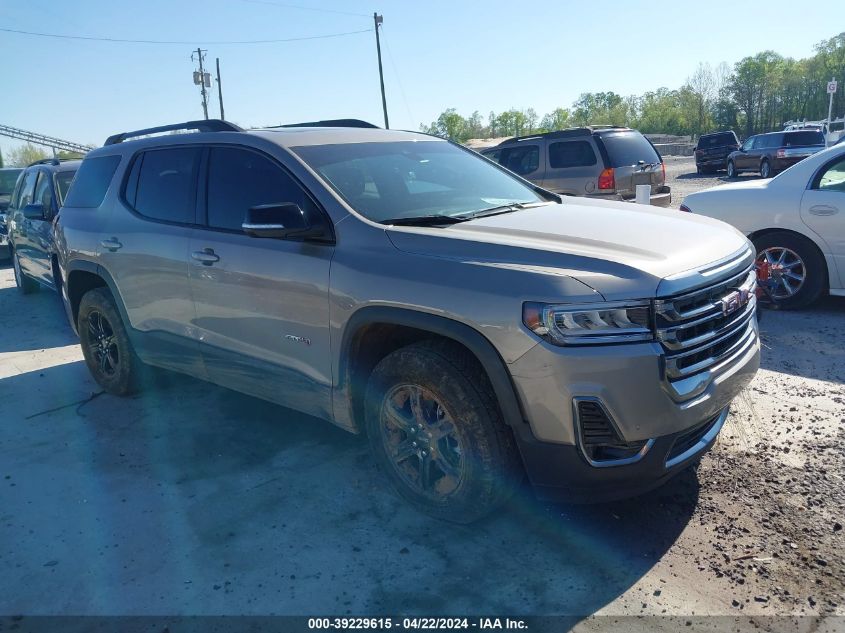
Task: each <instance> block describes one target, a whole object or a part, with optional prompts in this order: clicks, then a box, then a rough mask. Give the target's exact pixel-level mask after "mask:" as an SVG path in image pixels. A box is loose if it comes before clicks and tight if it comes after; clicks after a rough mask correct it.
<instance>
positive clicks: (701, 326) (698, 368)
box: [656, 268, 757, 381]
mask: <svg viewBox="0 0 845 633" xmlns="http://www.w3.org/2000/svg"><path fill="white" fill-rule="evenodd" d="M756 286H757V280H756V272H755V271H754V269H753V268H749V269H746V270H744V271H743V272H742V273H740V274H738V275H734V276H732V277H729V278H727V279H725V280H723V281H720V282H719V283H716V284H714V285H712V286H709V287H707V288H704V289H702V290H696V291H695V292H690V293H687V294H683V295H679V296H677V297H672V298H670V299H662V300H659V301H657V302H656V319H657V340H658V341H659V342H660V344H661V345H662V347H663V351H664V354H665V359H666V377H667V378H668V379H669V380H670V381H672V380H680V379H683V378H688V377H690V376H693V375H695V374H698V373H701V372H704V371H707V370H709V369H711V368H714V367H716V366H717V365H719V364H720V363H722V362H724V361H726V360H728V359H729V358H730V357H731V356H733V355H734V354H736V353H738V352H739V351H741V350H743V349H745V347H746V345H747V344H748V343H749V341H750V340H752V339H753V338H755V337H756V328H755V327H754V311H755V308H756V304H757V301H756V297H755V296H754V291H755V289H756ZM745 297H747V303H745V304H744V305H743V304H742V300H743V298H745ZM734 302H737V303H734Z"/></svg>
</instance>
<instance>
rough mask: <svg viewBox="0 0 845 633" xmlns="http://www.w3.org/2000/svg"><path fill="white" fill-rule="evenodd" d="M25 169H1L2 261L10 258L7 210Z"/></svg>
mask: <svg viewBox="0 0 845 633" xmlns="http://www.w3.org/2000/svg"><path fill="white" fill-rule="evenodd" d="M22 171H23V169H18V168H16V167H5V168H2V169H0V260H4V259H8V258H9V253H10V251H9V229H8V224H7V220H6V217H7V216H6V210H7V209H8V208H9V201H10V200H11V198H12V191H13V190H14V188H15V183H16V182H17V181H18V176H20V174H21V172H22Z"/></svg>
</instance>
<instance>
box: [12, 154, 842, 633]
mask: <svg viewBox="0 0 845 633" xmlns="http://www.w3.org/2000/svg"><path fill="white" fill-rule="evenodd" d="M690 164H691V161H690V160H689V159H684V160H670V161H669V169H668V173H669V177H670V181H671V182H670V184H671V185H672V186H673V187H674V191H675V200H674V204H675V205H676V206H677V205H678V204H680V202H681V201H682V197H683V195H685V194H686V193H689V192H691V191H694V190H696V189H700V188H702V187H705V186H711V185H713V184H718V183H719V182H720V178H719V177H712V176H710V177H697V176H694V175H692V176H689V175H687V174H688V173H689V172H690V171H692V172H693V174H694V167H693V168H692V169H690V167H689V166H690ZM0 314H2V315H3V323H4V327H3V328H2V329H0V403H2V407H3V408H2V414H0V616H2V615H7V616H9V615H13V614H20V613H23V614H27V615H36V614H54V615H55V614H59V615H61V614H133V615H142V614H158V615H161V614H256V615H258V614H321V615H325V614H345V613H351V614H385V615H394V616H395V615H399V614H419V615H437V614H441V615H442V614H445V613H448V614H460V613H472V614H484V615H495V614H503V613H507V614H564V615H571V616H575V620H573V621H574V622H577V621H578V619H580V617H581V616H587V615H590V614H596V613H597V614H600V615H613V616H620V615H664V616H666V615H669V616H672V615H674V616H683V617H684V618H687V617H690V616H708V615H727V616H737V615H754V616H778V615H794V616H798V615H802V614H812V615H832V614H839V615H845V531H843V529H842V525H843V523H845V516H843V515H844V514H845V512H843V509H845V486H843V473H845V468H844V467H845V463H844V462H845V451H843V443H845V387H843V383H845V300H842V299H839V300H835V299H828V300H825V301H824V302H822V303H821V304H820V305H818V306H816V307H814V308H813V309H810V310H807V311H803V312H792V313H789V312H776V311H769V312H766V313H765V314H764V316H763V319H762V322H761V328H762V336H763V341H764V347H765V349H764V354H763V368H762V369H761V371H760V372H759V374H758V376H757V377H756V379H755V380H754V381H753V383H752V384H751V385H750V387H749V388H748V389H747V390H746V391H745V392H744V393H743V394H742V395H741V397H740V398H739V399H738V400H737V402H736V405H735V407H734V409H733V412H732V414H731V416H730V418H729V421H728V424H727V425H726V427H725V429H724V431H723V433H722V435H721V437H720V439H719V441H718V444H717V445H716V447H715V448H714V450H713V451H712V452H711V453H710V454H708V455H707V456H706V457H705V458H704V459H703V460H702V462H701V464H700V466H699V467H698V468H697V469H696V470H690V471H688V472H686V473H684V474H683V475H681V476H679V477H678V478H676V479H675V480H673V481H672V482H670V483H669V484H668V485H667V486H665V487H663V488H662V489H660V490H657V491H655V492H653V493H651V494H649V495H647V496H644V497H641V498H639V499H635V500H631V501H627V502H621V503H613V504H607V505H596V506H559V505H546V504H542V503H539V502H537V501H535V500H534V499H533V498H532V496H531V495H530V493H529V492H528V491H525V492H524V494H522V495H521V496H519V497H518V498H517V499H516V500H515V501H514V502H513V503H512V504H511V505H510V507H508V508H507V509H505V510H504V511H503V512H502V513H501V514H499V515H498V516H496V517H494V518H492V519H490V520H487V521H485V522H482V523H480V524H478V525H474V526H469V527H462V526H453V525H446V524H443V523H440V522H437V521H434V520H431V519H428V518H427V517H425V516H421V515H419V514H417V513H416V512H414V511H412V510H410V509H408V508H407V507H406V506H405V505H404V504H403V503H401V502H400V501H399V500H398V499H396V498H394V497H393V496H392V495H391V494H390V493H389V492H387V491H386V487H385V486H383V485H382V481H381V479H380V477H379V475H378V473H377V472H375V470H374V467H373V465H372V464H371V461H370V459H369V457H368V454H367V449H366V446H365V444H364V442H363V441H362V440H361V439H360V438H357V437H353V436H349V435H347V434H345V433H344V432H342V431H340V430H338V429H335V428H334V427H332V426H331V425H329V424H327V423H325V422H321V421H319V420H316V419H312V418H308V417H305V416H302V415H300V414H297V413H293V412H291V411H288V410H285V409H281V408H279V407H276V406H273V405H270V404H267V403H264V402H261V401H257V400H253V399H251V398H247V397H245V396H241V395H238V394H235V393H233V392H230V391H227V390H225V389H221V388H218V387H215V386H212V385H209V384H205V383H201V382H198V381H195V380H192V379H188V378H182V377H179V376H175V375H169V374H168V375H163V376H162V377H161V379H160V383H161V384H160V385H159V387H158V388H157V389H156V390H154V391H150V392H146V393H144V394H141V395H139V396H136V397H133V398H130V399H118V398H114V397H112V396H109V395H101V394H100V393H99V390H98V388H97V386H96V385H95V383H94V382H93V381H92V380H91V379H90V377H89V375H88V372H87V370H86V369H85V366H84V364H83V363H82V361H81V354H80V352H79V349H78V346H77V344H76V340H75V338H74V336H73V334H72V332H71V331H70V329H69V327H68V326H67V325H66V323H65V321H64V316H63V312H62V308H61V306H60V303H59V300H58V298H57V297H56V296H55V295H53V294H51V293H49V292H46V291H41V292H39V293H37V294H35V295H32V296H26V297H25V296H22V295H20V294H19V293H18V292H17V291H16V290H15V288H14V282H13V277H12V271H11V269H10V268H9V267H8V266H7V265H3V266H0ZM595 622H596V621H595V620H585V621H582V622H581V623H580V624H579V625H578V626H579V627H580V628H583V629H590V628H592V627H593V626H594V623H595ZM661 622H664V623H665V625H664V628H665V630H675V628H676V627H677V626H680V625H679V624H678V622H677V621H672V620H657V621H655V620H650V621H649V625H648V627H647V628H650V629H653V628H657V627H658V626H659V625H660V623H661ZM731 622H735V623H737V626H739V623H740V622H744V623H746V624H748V625H749V628H750V627H751V625H752V624H753V625H754V626H757V624H754V622H752V621H751V620H747V619H744V620H737V621H734V620H731ZM816 624H818V623H817V622H816ZM816 624H814V625H813V626H816ZM2 629H3V619H2V618H0V630H2Z"/></svg>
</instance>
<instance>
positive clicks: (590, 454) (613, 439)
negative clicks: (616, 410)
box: [575, 399, 653, 466]
mask: <svg viewBox="0 0 845 633" xmlns="http://www.w3.org/2000/svg"><path fill="white" fill-rule="evenodd" d="M575 410H576V413H577V425H578V439H579V446H580V448H581V452H582V453H583V454H584V457H586V458H587V461H588V462H590V464H591V465H593V466H622V465H624V464H631V463H634V462H636V461H638V460H639V459H641V458H642V457H643V456H644V455H645V453H646V452H647V451H648V449H649V448H650V447H651V444H652V443H653V441H652V440H648V441H646V440H642V441H638V442H625V441H623V440H622V438H621V437H620V436H619V433H618V432H617V431H616V427H615V426H614V425H613V422H612V421H611V419H610V416H609V415H608V413H607V411H606V410H605V408H604V407H603V406H602V404H601V403H600V402H599V401H598V400H593V399H576V408H575Z"/></svg>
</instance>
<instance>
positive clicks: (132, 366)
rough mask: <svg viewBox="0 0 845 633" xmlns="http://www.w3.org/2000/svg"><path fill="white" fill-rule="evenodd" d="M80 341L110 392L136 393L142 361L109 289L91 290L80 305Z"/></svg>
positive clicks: (91, 367) (95, 374)
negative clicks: (130, 339) (133, 347)
mask: <svg viewBox="0 0 845 633" xmlns="http://www.w3.org/2000/svg"><path fill="white" fill-rule="evenodd" d="M77 326H78V329H79V342H80V344H81V345H82V354H83V356H84V357H85V363H86V364H87V365H88V370H89V371H90V372H91V375H92V376H93V377H94V380H96V381H97V383H98V384H99V385H100V386H101V387H102V388H103V389H105V390H106V391H107V392H109V393H111V394H114V395H117V396H125V395H127V394H130V393H132V392H133V391H135V389H136V387H137V383H138V378H139V375H140V371H141V361H140V359H138V357H137V356H136V355H135V350H133V349H132V343H131V342H130V341H129V335H128V334H127V332H126V328H125V327H124V325H123V320H122V319H121V318H120V313H119V312H118V310H117V306H116V305H115V302H114V299H113V298H112V296H111V294H110V293H109V291H108V290H106V289H105V288H95V289H93V290H89V291H88V292H86V293H85V295H84V296H83V297H82V301H81V302H80V304H79V317H78V319H77Z"/></svg>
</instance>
